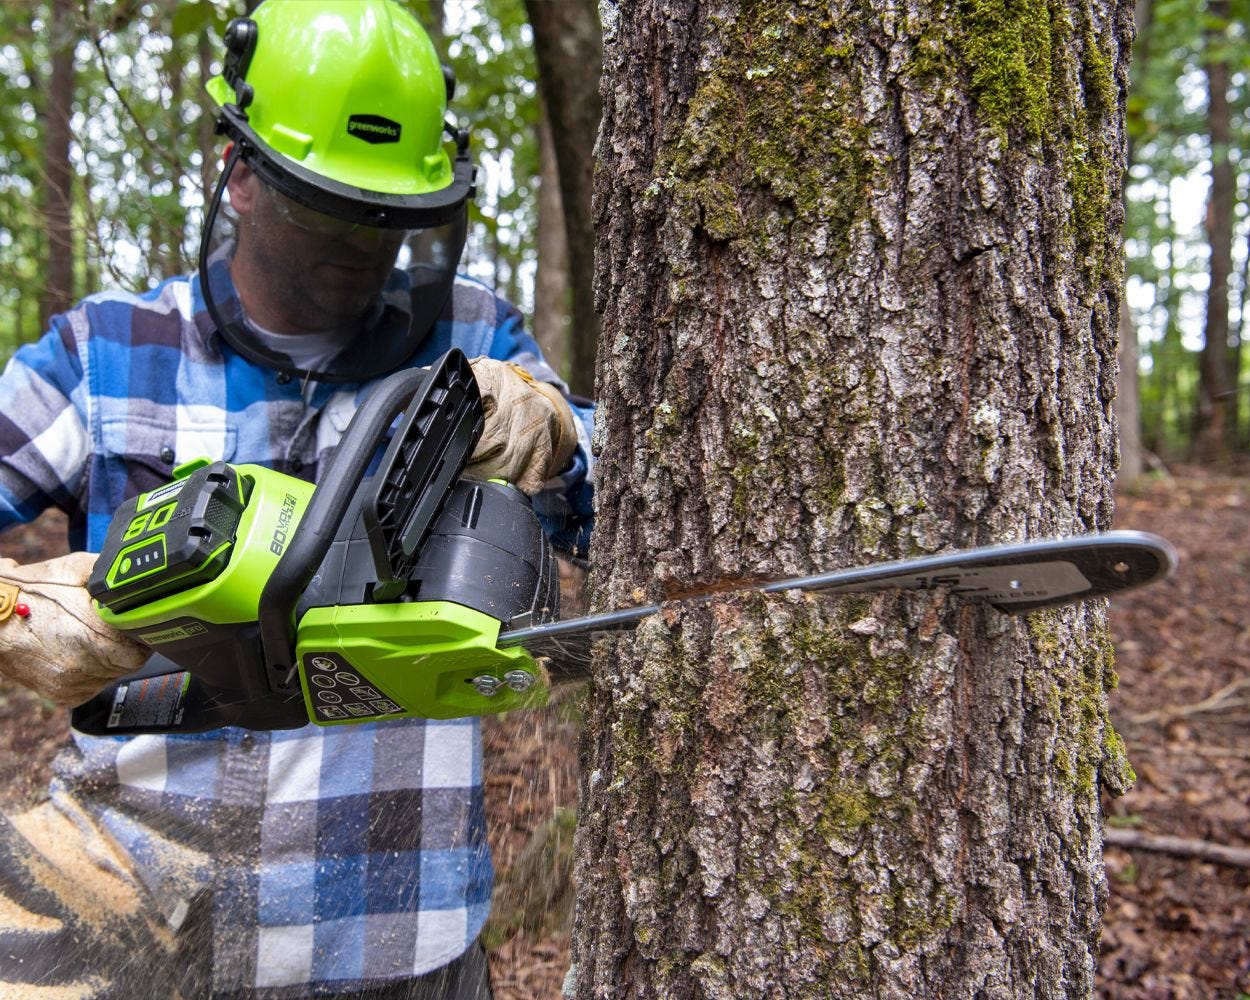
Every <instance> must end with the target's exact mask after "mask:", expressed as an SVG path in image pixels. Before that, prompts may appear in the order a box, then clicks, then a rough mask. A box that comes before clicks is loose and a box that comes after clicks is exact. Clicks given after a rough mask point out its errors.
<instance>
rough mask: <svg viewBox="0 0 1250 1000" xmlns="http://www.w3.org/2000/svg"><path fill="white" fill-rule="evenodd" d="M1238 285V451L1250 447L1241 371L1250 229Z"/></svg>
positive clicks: (1249, 293) (1249, 291)
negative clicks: (1245, 425) (1243, 420)
mask: <svg viewBox="0 0 1250 1000" xmlns="http://www.w3.org/2000/svg"><path fill="white" fill-rule="evenodd" d="M1237 287H1238V288H1239V289H1240V290H1241V291H1240V296H1239V298H1238V300H1237V325H1236V326H1235V327H1234V328H1233V333H1232V336H1231V337H1230V338H1229V341H1230V350H1231V351H1232V355H1233V362H1232V373H1231V374H1232V381H1233V386H1234V387H1235V388H1236V393H1237V394H1236V396H1235V397H1234V400H1233V419H1234V421H1235V422H1236V432H1235V433H1234V435H1233V438H1234V447H1235V448H1237V450H1238V451H1245V450H1247V449H1250V428H1247V429H1243V428H1242V414H1243V413H1247V412H1248V411H1250V406H1246V405H1243V404H1244V398H1243V397H1244V393H1245V391H1246V387H1245V386H1243V385H1242V384H1241V373H1242V370H1243V368H1244V365H1243V364H1242V361H1241V352H1242V345H1243V344H1244V343H1245V332H1246V310H1247V309H1250V229H1247V230H1246V252H1245V256H1244V257H1242V258H1241V276H1240V280H1239V281H1238V285H1237Z"/></svg>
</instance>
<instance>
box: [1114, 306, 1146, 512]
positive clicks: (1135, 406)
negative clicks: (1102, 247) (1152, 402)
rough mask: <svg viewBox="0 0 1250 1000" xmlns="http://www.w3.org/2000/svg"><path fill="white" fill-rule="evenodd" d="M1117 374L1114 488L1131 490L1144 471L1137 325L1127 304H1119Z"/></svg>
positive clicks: (1144, 459) (1144, 458)
mask: <svg viewBox="0 0 1250 1000" xmlns="http://www.w3.org/2000/svg"><path fill="white" fill-rule="evenodd" d="M1119 331H1120V332H1119V336H1120V347H1119V364H1120V374H1119V376H1118V377H1117V378H1116V384H1115V419H1116V426H1117V428H1118V430H1119V432H1120V469H1119V472H1118V473H1117V475H1116V485H1117V487H1119V488H1120V489H1122V490H1131V489H1133V488H1134V487H1135V486H1136V485H1137V483H1138V481H1139V480H1140V479H1141V477H1142V474H1143V473H1144V472H1145V471H1146V457H1145V452H1144V449H1143V445H1142V433H1141V430H1142V428H1141V382H1140V378H1139V375H1138V371H1137V325H1136V324H1135V323H1134V322H1133V316H1132V313H1131V312H1130V311H1129V307H1128V303H1127V302H1124V301H1121V302H1120V326H1119Z"/></svg>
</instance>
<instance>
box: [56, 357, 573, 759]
mask: <svg viewBox="0 0 1250 1000" xmlns="http://www.w3.org/2000/svg"><path fill="white" fill-rule="evenodd" d="M388 387H389V388H388ZM405 406H406V407H407V409H406V410H404V407H405ZM401 410H404V418H403V420H402V421H401V423H400V426H399V429H398V430H395V431H394V432H393V433H391V432H392V424H393V422H394V418H395V416H396V414H397V413H398V412H400V411H401ZM481 424H482V411H481V400H480V396H479V394H478V391H477V385H476V382H474V380H473V376H472V371H471V369H470V368H469V366H468V363H467V361H466V360H465V359H464V356H463V355H462V354H460V352H459V351H452V352H449V354H448V355H446V356H444V358H443V359H442V360H441V361H440V362H439V363H438V364H436V365H435V366H433V367H432V368H431V369H429V370H428V371H424V370H417V371H416V372H415V373H414V372H404V373H401V376H392V378H391V379H388V380H386V381H385V382H384V383H383V384H382V386H381V387H380V388H379V390H378V391H377V392H376V393H375V394H374V395H373V396H371V397H370V399H369V400H368V401H366V403H365V404H364V406H362V408H361V410H360V412H359V413H358V414H357V417H356V418H354V419H353V421H352V424H351V426H349V428H348V431H347V433H346V434H345V435H344V438H343V441H342V443H341V444H340V445H339V447H338V449H337V450H336V452H335V454H334V456H333V458H332V459H331V460H330V463H329V465H328V467H327V469H326V470H325V473H324V475H323V477H322V481H321V484H320V485H318V486H315V487H314V486H313V485H312V484H311V483H307V482H304V481H303V480H299V479H296V478H294V477H292V476H288V475H285V474H283V473H281V472H277V471H274V470H272V469H267V468H263V467H261V466H258V465H247V464H240V465H230V464H227V463H225V462H214V463H209V462H207V461H199V462H193V463H190V464H188V465H186V466H183V467H181V468H179V469H178V470H176V472H175V477H176V478H175V479H174V480H173V482H171V483H168V484H166V485H164V486H162V487H160V488H159V489H156V490H153V491H151V492H148V493H144V494H141V495H140V496H138V497H135V498H133V499H132V500H130V501H128V502H127V503H126V504H124V505H123V506H122V507H121V508H120V509H119V510H118V511H117V513H116V515H115V516H114V518H113V522H112V524H111V525H110V528H109V533H108V538H107V541H106V543H105V545H104V547H103V550H102V552H101V554H100V556H99V558H98V559H97V562H96V566H95V569H94V571H93V573H92V576H91V579H90V581H89V582H88V589H89V591H90V592H91V594H92V596H93V597H94V598H95V599H96V606H97V610H98V613H99V614H100V617H101V618H102V619H103V620H104V621H105V622H107V623H108V624H110V625H112V626H114V627H115V628H118V629H120V630H122V631H124V632H127V633H129V634H130V635H132V636H134V637H135V638H137V639H139V640H140V641H142V642H144V643H145V644H147V645H148V646H150V647H151V648H152V649H153V650H154V651H155V653H156V654H157V655H156V656H154V657H153V659H152V661H150V662H149V663H148V664H147V665H146V666H145V667H144V668H143V669H142V670H140V671H138V672H137V673H136V674H134V675H131V676H129V677H125V678H122V679H121V680H120V681H118V682H116V683H115V684H113V685H112V686H110V687H109V688H107V689H106V690H105V691H103V692H101V693H100V694H99V695H97V696H96V697H95V698H93V699H92V700H91V701H90V702H88V703H86V704H85V705H82V706H79V707H78V708H76V709H75V710H74V716H73V722H74V725H75V727H76V728H78V729H80V730H82V731H85V732H89V733H96V734H103V735H108V734H115V735H122V734H135V733H154V732H194V731H200V730H204V729H212V728H217V727H220V726H223V725H238V726H244V727H248V728H254V729H279V728H294V727H297V726H302V725H306V724H307V723H308V722H310V721H311V722H314V723H317V724H319V725H341V724H350V723H359V722H369V721H375V720H382V719H395V718H403V717H406V716H415V717H421V718H431V719H449V718H456V717H461V716H469V715H482V714H485V713H490V712H500V711H506V710H508V709H513V708H520V707H530V706H533V705H538V704H542V703H544V702H545V700H546V696H547V688H546V684H545V680H544V678H543V676H542V671H541V670H540V669H538V667H537V666H536V665H535V662H534V660H533V659H532V658H531V657H530V655H529V654H528V653H526V652H525V651H524V650H523V649H521V648H519V647H513V648H505V649H501V648H499V647H498V646H497V641H498V637H499V633H500V629H501V627H502V626H505V625H508V624H510V623H511V624H513V625H532V624H538V623H540V622H543V621H549V620H552V619H553V618H555V617H557V616H558V598H559V587H558V579H557V575H556V572H555V561H554V557H553V555H552V553H551V550H550V546H549V544H548V542H547V540H546V538H545V536H544V535H543V533H542V529H541V526H540V524H539V522H538V519H537V517H536V515H535V514H534V512H533V509H532V507H531V506H530V503H529V501H528V498H526V497H524V495H523V494H521V493H519V492H518V491H517V490H515V489H513V488H512V487H510V486H508V485H506V484H501V483H478V482H470V481H467V480H462V479H461V478H460V473H461V472H462V470H463V467H464V465H465V463H466V462H467V461H468V457H469V455H470V454H471V452H472V449H473V445H474V444H475V443H476V440H477V437H478V435H479V434H480V432H481ZM388 434H390V437H391V441H390V446H389V447H388V448H387V450H386V453H385V454H384V455H383V456H382V457H381V460H380V462H379V463H378V467H377V471H375V472H374V473H373V474H372V475H368V476H366V475H365V474H364V473H365V470H366V469H367V468H368V467H369V465H370V464H371V462H372V459H374V458H376V453H377V451H378V450H379V448H380V446H381V445H382V443H383V442H384V440H385V437H386V436H387V435H388Z"/></svg>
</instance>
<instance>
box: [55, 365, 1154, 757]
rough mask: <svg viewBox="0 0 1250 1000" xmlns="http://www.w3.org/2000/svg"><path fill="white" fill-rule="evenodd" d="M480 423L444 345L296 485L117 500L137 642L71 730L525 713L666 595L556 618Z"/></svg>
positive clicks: (244, 470) (377, 398) (883, 571)
mask: <svg viewBox="0 0 1250 1000" xmlns="http://www.w3.org/2000/svg"><path fill="white" fill-rule="evenodd" d="M396 418H400V419H399V422H398V426H397V428H396V429H395V430H394V433H393V434H392V433H391V430H392V427H394V426H395V423H396ZM482 426H483V411H482V401H481V397H480V394H479V392H478V388H477V383H476V382H475V381H474V378H473V372H472V369H471V368H470V366H469V364H468V361H467V360H466V359H465V357H464V355H463V354H462V353H461V352H459V351H456V350H453V351H450V352H448V353H447V354H446V355H444V356H443V358H442V359H440V361H439V362H438V363H437V364H435V365H433V366H432V367H431V368H429V369H413V370H410V371H404V372H400V373H397V374H395V375H392V376H390V377H389V378H387V379H386V380H384V381H383V382H382V383H380V384H379V385H378V387H377V389H376V390H375V391H374V393H373V394H372V395H371V396H370V397H369V398H368V399H367V400H366V401H365V403H364V404H363V405H362V406H361V407H360V409H359V410H358V411H357V413H356V415H355V416H354V417H353V418H352V421H351V423H350V424H349V426H348V428H347V431H346V432H345V434H344V436H343V438H342V441H341V442H340V444H339V445H338V447H337V448H336V449H335V451H334V453H333V456H332V457H331V458H330V459H329V460H328V462H327V464H326V467H325V469H324V471H323V475H322V477H321V481H320V483H319V484H318V485H317V486H315V487H314V486H313V485H312V484H310V483H307V482H304V481H302V480H299V479H295V478H293V477H291V476H287V475H284V474H282V473H279V472H275V471H274V470H271V469H266V468H263V467H261V466H257V465H247V464H240V465H231V464H228V463H225V462H208V461H207V460H202V461H198V462H192V463H189V464H188V465H185V466H182V467H180V468H179V469H177V470H175V478H174V480H173V481H172V482H170V483H168V484H167V485H165V486H162V487H160V488H159V489H156V490H153V491H151V492H148V493H143V494H140V495H139V496H137V497H135V498H134V499H132V500H130V501H128V502H127V503H125V504H123V506H122V507H121V508H120V509H119V510H118V511H117V513H116V514H115V516H114V518H113V521H112V523H111V525H110V527H109V531H108V536H107V540H106V542H105V544H104V547H103V549H102V551H101V553H100V555H99V557H98V559H97V560H96V564H95V567H94V570H93V572H92V574H91V578H90V580H89V581H88V590H89V592H90V593H91V596H92V597H93V598H94V599H95V602H96V608H97V610H98V612H99V614H100V616H101V618H102V619H103V620H104V621H106V622H108V623H109V624H111V625H113V626H115V627H116V628H118V629H121V630H122V631H124V632H127V633H128V634H130V635H131V636H133V637H134V638H136V639H138V640H140V641H141V642H143V643H145V644H147V645H148V646H150V647H151V648H152V649H153V651H154V655H153V656H152V657H151V659H150V660H149V661H148V663H147V664H146V665H145V666H144V668H143V669H141V670H140V671H138V672H136V673H134V674H132V675H130V676H127V677H124V678H122V679H120V680H118V681H116V682H115V683H114V684H112V685H111V686H110V687H108V688H106V689H105V690H104V691H102V692H101V693H100V694H98V695H96V696H95V697H94V698H92V699H91V700H90V701H88V702H86V703H85V704H83V705H80V706H78V707H77V708H76V709H74V712H73V725H74V726H75V728H77V729H78V730H80V731H82V732H86V733H92V734H97V735H132V734H139V733H172V732H199V731H204V730H209V729H215V728H219V727H222V726H242V727H246V728H250V729H261V730H265V729H290V728H296V727H299V726H304V725H307V724H308V723H309V722H314V723H317V724H319V725H339V724H346V723H356V722H369V721H378V720H387V719H397V718H402V717H407V716H416V717H423V718H430V719H448V718H457V717H461V716H470V715H482V714H486V713H490V712H498V711H505V710H508V709H514V708H520V707H528V706H533V705H539V704H542V703H544V702H545V701H546V697H547V692H548V690H549V687H550V685H551V684H552V683H554V682H558V681H564V680H572V679H578V678H582V677H585V676H587V674H588V672H589V665H590V652H591V649H592V647H593V645H594V643H595V642H596V641H597V640H598V639H600V638H602V637H603V636H605V635H610V634H614V633H618V634H619V633H620V632H623V631H628V630H631V629H633V628H634V627H635V626H637V625H638V623H639V622H640V621H642V620H643V619H645V618H646V617H648V616H649V615H653V614H656V613H657V612H659V611H660V610H661V608H662V607H665V606H671V605H658V604H652V605H646V606H642V607H630V608H624V609H619V610H616V611H611V612H607V613H603V614H595V615H590V616H587V617H580V618H574V619H570V620H565V621H561V620H560V618H559V598H560V587H559V576H558V571H557V564H556V562H555V559H554V556H553V552H552V549H551V546H550V544H549V542H548V540H547V538H546V536H545V535H544V533H543V531H542V527H541V525H540V523H539V520H538V517H537V516H536V514H535V513H534V510H533V508H532V506H531V504H530V502H529V499H528V498H527V497H526V496H525V495H524V494H522V493H521V492H520V491H518V490H516V489H514V488H513V487H512V486H510V485H508V484H507V483H503V482H477V481H473V480H469V479H466V478H463V476H462V473H463V471H464V467H465V465H466V464H467V463H468V460H469V456H470V455H471V454H472V452H473V447H474V445H475V443H476V442H477V439H478V437H479V435H480V434H481V431H482ZM388 434H390V441H389V444H385V443H386V440H387V436H388ZM384 444H385V448H383V445H384ZM379 452H382V454H381V459H380V461H378V453H379ZM371 470H372V471H371ZM1175 564H1176V556H1175V553H1174V552H1173V550H1172V547H1171V546H1170V545H1169V544H1168V543H1167V542H1166V541H1164V540H1163V539H1160V538H1157V537H1155V536H1153V535H1149V534H1145V533H1141V532H1125V531H1117V532H1110V533H1107V534H1103V535H1092V536H1087V537H1077V538H1065V539H1054V540H1048V541H1039V542H1026V543H1021V544H1015V545H1004V546H991V547H984V548H978V549H971V550H966V551H961V552H954V553H949V554H945V555H938V556H930V557H926V558H920V559H911V560H904V561H900V562H893V563H883V564H878V565H873V566H866V567H859V568H853V569H842V570H835V571H832V572H829V573H822V574H817V575H814V576H805V577H797V578H790V579H781V580H776V581H773V582H770V583H765V584H756V585H754V586H752V587H750V588H743V589H751V590H755V591H762V592H765V593H777V592H782V591H787V590H801V591H823V592H826V593H833V594H845V593H866V592H873V591H879V590H886V589H906V590H928V589H938V588H947V589H948V590H949V591H950V592H951V593H955V594H958V595H960V596H961V597H964V598H967V599H973V600H978V601H983V602H988V603H989V604H990V605H992V606H994V607H996V608H998V609H999V610H1001V611H1004V612H1006V613H1010V614H1017V613H1023V612H1027V611H1032V610H1035V609H1038V608H1046V607H1052V606H1057V605H1062V604H1068V603H1071V602H1074V601H1079V600H1084V599H1087V598H1094V597H1100V596H1106V595H1109V594H1113V593H1117V592H1119V591H1123V590H1127V589H1129V588H1132V587H1139V586H1142V585H1144V584H1147V583H1150V582H1152V581H1155V580H1158V579H1161V578H1162V577H1164V576H1166V575H1167V574H1168V573H1169V572H1171V570H1172V569H1173V568H1174V566H1175ZM713 596H716V593H714V592H708V593H705V594H701V595H695V596H693V597H686V598H683V600H682V601H680V602H674V603H675V604H681V603H691V602H699V601H707V600H710V599H712V597H713Z"/></svg>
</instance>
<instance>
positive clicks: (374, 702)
mask: <svg viewBox="0 0 1250 1000" xmlns="http://www.w3.org/2000/svg"><path fill="white" fill-rule="evenodd" d="M304 676H305V677H306V678H307V680H308V700H309V701H310V702H312V707H313V712H314V713H315V714H316V720H317V721H318V722H344V721H346V720H348V719H352V720H364V719H382V718H385V717H386V716H388V715H397V714H399V713H401V712H403V708H402V706H400V705H397V704H396V703H395V702H394V701H392V700H391V699H390V698H388V697H386V695H385V694H383V693H382V692H381V691H379V690H378V689H377V688H376V687H374V686H373V685H371V684H369V683H368V682H366V681H364V680H363V679H362V678H361V677H360V675H359V674H357V673H354V672H353V668H352V666H351V664H349V663H348V662H347V661H345V660H344V659H343V658H342V657H341V656H339V655H338V654H337V653H328V652H327V653H308V654H305V656H304Z"/></svg>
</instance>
